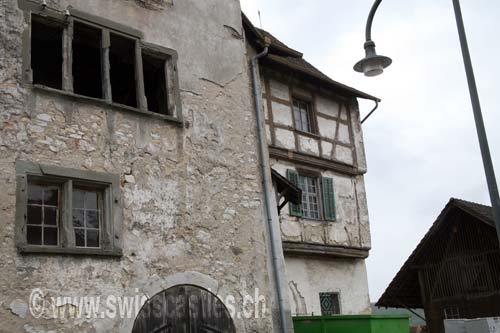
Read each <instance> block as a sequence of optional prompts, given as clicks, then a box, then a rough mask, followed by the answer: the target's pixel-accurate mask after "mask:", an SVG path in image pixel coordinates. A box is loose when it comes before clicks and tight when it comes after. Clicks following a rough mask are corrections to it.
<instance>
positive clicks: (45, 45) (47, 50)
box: [31, 16, 63, 89]
mask: <svg viewBox="0 0 500 333" xmlns="http://www.w3.org/2000/svg"><path fill="white" fill-rule="evenodd" d="M62 36H63V28H62V26H61V25H59V24H58V23H56V22H53V21H50V20H49V19H44V18H41V17H38V16H32V22H31V69H32V70H33V83H34V84H40V85H44V86H47V87H50V88H54V89H62V68H63V59H62V46H63V45H62V44H63V37H62Z"/></svg>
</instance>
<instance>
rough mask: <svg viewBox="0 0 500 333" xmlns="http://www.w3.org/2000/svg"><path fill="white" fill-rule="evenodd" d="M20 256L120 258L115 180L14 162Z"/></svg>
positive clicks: (119, 213)
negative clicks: (60, 254)
mask: <svg viewBox="0 0 500 333" xmlns="http://www.w3.org/2000/svg"><path fill="white" fill-rule="evenodd" d="M16 172H17V173H18V177H17V181H18V185H17V186H18V192H17V197H16V224H17V225H16V239H17V245H18V248H19V250H20V252H22V253H30V252H37V253H71V254H73V253H74V254H78V253H88V254H103V255H121V236H120V235H119V234H118V231H119V230H121V226H120V225H121V220H122V212H121V209H120V200H119V182H120V178H119V176H117V175H110V174H102V173H96V172H91V171H82V170H75V169H66V168H61V167H51V166H45V165H39V164H33V163H30V162H25V161H18V162H16Z"/></svg>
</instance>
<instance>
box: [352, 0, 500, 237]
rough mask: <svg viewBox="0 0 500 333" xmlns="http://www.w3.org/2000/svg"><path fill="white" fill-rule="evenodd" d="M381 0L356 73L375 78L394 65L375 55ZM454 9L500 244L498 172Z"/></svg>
mask: <svg viewBox="0 0 500 333" xmlns="http://www.w3.org/2000/svg"><path fill="white" fill-rule="evenodd" d="M381 2H382V0H375V3H374V4H373V7H372V9H371V11H370V14H369V15H368V21H367V23H366V42H365V51H366V57H365V58H364V59H362V60H360V61H359V62H358V63H356V65H354V70H355V71H357V72H362V73H365V75H366V76H376V75H379V74H382V73H383V71H384V68H386V67H387V66H389V65H390V64H391V63H392V60H391V59H390V58H388V57H384V56H379V55H377V53H376V52H375V43H374V42H373V41H372V40H371V28H372V22H373V17H374V15H375V12H376V11H377V9H378V6H379V5H380V3H381ZM453 8H454V10H455V19H456V21H457V28H458V36H459V38H460V45H461V48H462V56H463V59H464V65H465V73H466V75H467V83H468V85H469V94H470V98H471V102H472V111H473V112H474V120H475V122H476V130H477V136H478V139H479V146H480V149H481V155H482V157H483V165H484V171H485V174H486V182H487V183H488V191H489V194H490V200H491V206H492V208H493V218H494V220H495V225H496V229H497V236H498V241H499V242H500V196H499V195H498V186H497V181H496V177H495V170H494V169H493V162H492V161H491V155H490V148H489V145H488V138H487V136H486V129H485V128H484V121H483V115H482V112H481V105H480V103H479V95H478V93H477V87H476V79H475V78H474V71H473V68H472V61H471V58H470V53H469V46H468V44H467V37H466V34H465V28H464V22H463V18H462V11H461V9H460V1H459V0H453Z"/></svg>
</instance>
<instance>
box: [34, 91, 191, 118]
mask: <svg viewBox="0 0 500 333" xmlns="http://www.w3.org/2000/svg"><path fill="white" fill-rule="evenodd" d="M30 86H31V87H32V88H33V89H34V90H35V91H40V92H43V93H48V94H51V95H57V96H64V97H66V98H68V99H71V100H76V101H81V102H87V103H92V104H94V105H97V106H107V107H112V108H113V109H116V110H121V111H129V112H133V113H135V114H142V115H144V116H148V117H152V118H157V119H161V120H165V121H168V122H172V123H175V124H176V125H177V126H179V127H183V125H184V123H183V121H182V120H179V119H177V118H175V117H173V116H169V115H164V114H159V113H155V112H151V111H145V110H141V109H138V108H135V107H131V106H127V105H123V104H117V103H110V102H108V101H105V100H102V99H99V98H94V97H88V96H83V95H78V94H75V93H72V92H69V91H64V90H59V89H54V88H50V87H47V86H44V85H39V84H30Z"/></svg>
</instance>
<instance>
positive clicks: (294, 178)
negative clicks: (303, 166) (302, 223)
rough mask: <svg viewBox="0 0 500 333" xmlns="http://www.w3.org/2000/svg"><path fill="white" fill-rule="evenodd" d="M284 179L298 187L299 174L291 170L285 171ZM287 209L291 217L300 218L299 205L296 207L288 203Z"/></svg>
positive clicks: (300, 208)
mask: <svg viewBox="0 0 500 333" xmlns="http://www.w3.org/2000/svg"><path fill="white" fill-rule="evenodd" d="M286 178H288V180H289V181H290V182H292V183H293V184H294V185H295V186H299V174H298V173H297V172H296V171H294V170H291V169H288V170H286ZM288 208H289V210H290V215H291V216H299V217H301V216H302V207H301V205H296V204H294V203H291V202H289V203H288Z"/></svg>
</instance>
